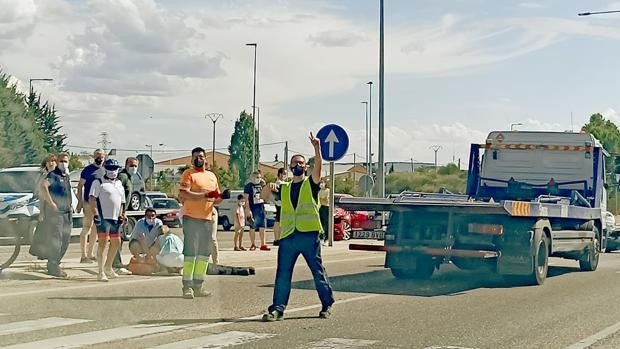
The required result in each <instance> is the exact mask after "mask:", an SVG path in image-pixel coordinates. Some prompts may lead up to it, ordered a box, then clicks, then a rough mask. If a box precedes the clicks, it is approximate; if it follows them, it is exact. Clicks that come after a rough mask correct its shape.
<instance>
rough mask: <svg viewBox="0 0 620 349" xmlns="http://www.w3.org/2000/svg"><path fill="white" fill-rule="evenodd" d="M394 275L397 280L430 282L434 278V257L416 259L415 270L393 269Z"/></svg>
mask: <svg viewBox="0 0 620 349" xmlns="http://www.w3.org/2000/svg"><path fill="white" fill-rule="evenodd" d="M390 270H391V271H392V275H394V277H395V278H397V279H418V280H428V279H430V278H431V276H433V272H434V271H435V263H434V260H433V258H432V257H426V256H423V257H418V258H416V265H415V268H391V269H390Z"/></svg>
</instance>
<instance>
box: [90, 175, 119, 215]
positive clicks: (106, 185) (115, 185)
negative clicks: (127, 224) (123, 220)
mask: <svg viewBox="0 0 620 349" xmlns="http://www.w3.org/2000/svg"><path fill="white" fill-rule="evenodd" d="M90 196H94V197H96V198H98V199H99V205H98V207H99V210H100V212H99V213H100V214H101V215H102V217H101V219H114V220H116V219H118V217H119V216H120V215H121V205H122V204H124V203H125V190H124V189H123V184H122V183H121V181H120V180H118V179H114V180H112V179H107V178H105V177H104V178H101V180H98V179H95V180H94V181H93V184H92V186H91V187H90Z"/></svg>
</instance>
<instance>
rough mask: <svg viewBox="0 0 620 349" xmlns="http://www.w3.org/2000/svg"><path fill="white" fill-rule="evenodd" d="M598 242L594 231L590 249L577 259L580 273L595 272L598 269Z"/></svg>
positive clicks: (596, 233)
mask: <svg viewBox="0 0 620 349" xmlns="http://www.w3.org/2000/svg"><path fill="white" fill-rule="evenodd" d="M599 249H600V246H599V242H598V232H597V231H596V229H595V230H594V240H593V241H592V247H590V248H589V249H588V251H586V253H585V254H584V255H583V256H582V257H581V258H580V259H579V268H580V269H581V271H595V270H596V268H597V267H598V260H599V256H600V254H599Z"/></svg>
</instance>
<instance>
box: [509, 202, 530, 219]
mask: <svg viewBox="0 0 620 349" xmlns="http://www.w3.org/2000/svg"><path fill="white" fill-rule="evenodd" d="M530 214H531V205H530V203H529V202H525V201H514V202H513V203H512V215H513V216H529V215H530Z"/></svg>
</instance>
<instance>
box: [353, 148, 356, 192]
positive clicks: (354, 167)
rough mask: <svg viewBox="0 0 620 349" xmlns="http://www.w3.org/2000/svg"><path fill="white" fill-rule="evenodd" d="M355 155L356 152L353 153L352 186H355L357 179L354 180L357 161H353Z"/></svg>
mask: <svg viewBox="0 0 620 349" xmlns="http://www.w3.org/2000/svg"><path fill="white" fill-rule="evenodd" d="M356 155H357V154H355V153H353V188H355V186H356V185H357V181H356V177H355V172H357V168H356V165H357V163H356V161H355V160H356V159H355V156H356Z"/></svg>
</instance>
